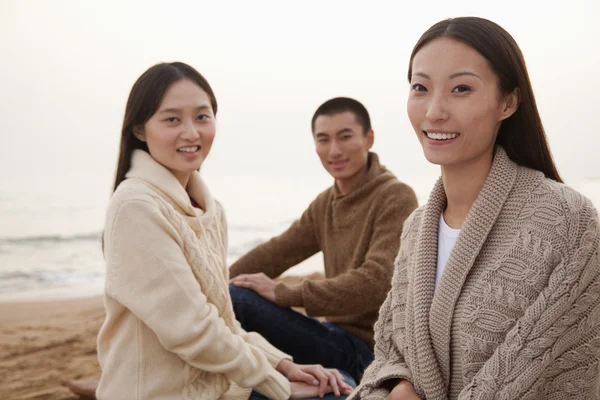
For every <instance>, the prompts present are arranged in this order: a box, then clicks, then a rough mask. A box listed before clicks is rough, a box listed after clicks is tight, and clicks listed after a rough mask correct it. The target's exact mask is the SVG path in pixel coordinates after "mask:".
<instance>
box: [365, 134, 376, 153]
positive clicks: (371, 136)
mask: <svg viewBox="0 0 600 400" xmlns="http://www.w3.org/2000/svg"><path fill="white" fill-rule="evenodd" d="M367 143H368V144H369V150H371V147H373V143H375V132H373V129H370V130H369V132H367Z"/></svg>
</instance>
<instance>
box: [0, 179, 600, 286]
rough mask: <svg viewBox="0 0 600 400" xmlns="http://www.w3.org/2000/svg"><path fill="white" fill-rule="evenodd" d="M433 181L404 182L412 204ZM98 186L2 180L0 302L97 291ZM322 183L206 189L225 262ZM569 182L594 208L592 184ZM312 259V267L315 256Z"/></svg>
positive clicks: (281, 221)
mask: <svg viewBox="0 0 600 400" xmlns="http://www.w3.org/2000/svg"><path fill="white" fill-rule="evenodd" d="M434 179H435V177H428V178H420V179H415V180H414V181H413V182H408V183H409V184H411V185H412V186H413V187H414V188H415V191H416V192H417V195H418V198H419V203H420V204H424V202H425V201H426V199H427V194H428V192H429V189H430V188H431V185H432V184H433V181H434ZM99 181H102V180H90V179H80V180H78V179H76V178H74V177H64V176H63V177H53V178H45V179H39V180H37V181H35V179H30V180H28V181H26V182H25V183H26V184H23V180H19V182H18V184H17V183H16V182H15V181H13V182H12V183H11V182H10V181H8V182H7V183H8V185H6V187H8V190H3V191H2V192H0V221H1V222H0V297H2V296H5V297H6V296H7V295H11V294H19V293H26V292H32V293H35V291H39V290H41V289H52V288H78V287H93V288H95V289H94V290H96V291H98V290H99V289H100V288H101V287H102V282H103V279H104V260H103V257H102V252H101V247H100V235H101V232H102V228H103V225H104V217H105V209H106V205H107V202H108V197H109V194H110V190H108V189H107V187H106V186H107V185H101V184H99V183H98V182H99ZM104 182H108V180H106V179H104ZM329 184H330V182H329V180H328V179H323V180H322V181H318V182H314V181H311V182H308V181H307V182H301V183H300V184H298V182H290V181H289V180H280V181H277V180H273V179H269V180H267V179H259V178H256V179H249V178H244V179H239V178H230V179H225V178H224V179H219V181H218V183H217V184H215V185H209V187H211V190H212V191H213V195H214V196H215V197H216V198H218V199H219V200H220V201H221V203H223V204H224V206H225V210H226V212H227V215H228V222H229V232H228V233H229V249H228V258H229V259H228V261H229V262H230V263H231V262H233V261H234V260H235V259H236V258H238V257H240V256H241V255H243V254H244V253H245V252H247V251H248V250H250V249H252V248H253V247H255V246H256V245H258V244H260V243H262V242H264V241H266V240H268V239H269V238H270V237H272V236H274V235H277V234H279V233H280V232H283V231H284V230H285V229H286V228H287V227H288V226H289V225H290V224H291V223H292V222H293V220H294V219H295V218H297V217H299V216H300V214H301V213H302V211H303V210H304V209H305V208H306V206H307V205H308V204H309V203H310V201H311V200H312V199H313V198H314V197H315V196H316V195H317V194H318V193H319V192H320V191H321V190H323V189H324V188H326V187H327V186H328V185H329ZM572 185H573V186H574V187H575V188H576V189H578V190H580V191H581V192H582V193H583V194H584V195H586V196H587V197H589V198H590V199H591V200H592V201H593V202H594V204H595V205H596V207H600V180H585V181H580V182H577V183H575V184H572ZM269 190H270V191H271V192H269ZM240 193H248V194H246V195H244V196H240ZM257 193H261V195H258V194H257ZM274 193H277V195H274ZM315 260H316V261H315V262H314V263H313V266H312V268H313V269H314V267H315V265H318V263H319V260H318V256H316V259H315ZM315 263H316V264H315ZM301 272H306V271H301Z"/></svg>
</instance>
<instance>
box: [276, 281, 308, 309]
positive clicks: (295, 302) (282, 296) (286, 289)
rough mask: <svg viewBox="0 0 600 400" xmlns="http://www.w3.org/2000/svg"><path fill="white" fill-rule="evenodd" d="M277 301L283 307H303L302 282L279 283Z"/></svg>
mask: <svg viewBox="0 0 600 400" xmlns="http://www.w3.org/2000/svg"><path fill="white" fill-rule="evenodd" d="M275 303H276V304H277V305H278V306H281V307H303V306H304V301H303V299H302V284H299V285H288V284H285V283H278V284H277V285H276V286H275Z"/></svg>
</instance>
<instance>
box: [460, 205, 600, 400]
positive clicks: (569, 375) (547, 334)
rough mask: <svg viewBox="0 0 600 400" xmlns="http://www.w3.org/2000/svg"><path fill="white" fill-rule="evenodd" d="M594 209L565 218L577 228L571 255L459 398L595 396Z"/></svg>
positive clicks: (599, 338)
mask: <svg viewBox="0 0 600 400" xmlns="http://www.w3.org/2000/svg"><path fill="white" fill-rule="evenodd" d="M590 207H591V206H590ZM594 214H595V212H592V216H591V218H589V214H588V218H582V220H580V221H578V222H579V223H578V224H574V223H573V222H574V221H570V222H569V221H568V220H567V222H568V223H570V225H571V226H576V227H577V228H579V230H580V231H581V234H580V235H579V240H575V241H574V242H572V243H569V244H568V246H569V247H570V248H569V249H568V251H569V250H570V251H569V253H570V254H571V256H570V257H567V258H566V259H564V260H563V261H562V262H560V263H559V265H558V266H556V268H555V269H554V271H553V272H552V274H551V275H550V279H549V281H548V286H547V287H546V288H544V289H543V290H542V292H541V293H540V295H539V297H538V298H537V299H536V300H535V301H534V302H533V303H532V304H531V305H530V306H529V307H528V308H527V309H526V310H525V313H524V315H523V317H521V318H520V319H519V320H518V321H517V322H516V324H515V326H514V327H513V328H512V329H511V330H510V331H509V332H508V334H507V335H506V338H505V341H504V342H503V343H502V344H501V345H500V346H498V347H497V348H496V350H495V352H494V354H493V355H492V356H491V357H490V359H489V360H487V361H486V363H485V364H484V365H483V367H482V368H481V370H480V371H479V372H478V373H477V374H476V375H475V376H474V377H473V379H472V380H471V382H470V383H469V384H468V385H467V386H466V387H465V388H464V389H463V390H462V392H461V393H460V395H459V399H460V400H467V399H469V400H471V399H474V400H476V399H492V398H494V399H505V398H511V399H517V398H518V399H525V398H526V399H532V400H537V399H550V400H554V399H556V400H558V399H574V400H579V399H580V400H583V399H591V398H598V396H599V395H600V380H599V377H600V369H599V367H598V363H599V359H600V255H599V247H600V224H599V221H598V216H597V215H594ZM571 246H572V247H571ZM491 393H493V394H494V395H493V396H490V394H491Z"/></svg>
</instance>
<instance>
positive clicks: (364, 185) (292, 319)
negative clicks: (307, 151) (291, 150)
mask: <svg viewBox="0 0 600 400" xmlns="http://www.w3.org/2000/svg"><path fill="white" fill-rule="evenodd" d="M312 132H313V138H314V141H315V146H316V150H317V154H318V156H319V158H320V159H321V163H322V164H323V167H324V168H325V169H326V170H327V172H329V174H331V176H332V177H333V178H334V180H335V181H334V185H333V186H332V187H330V188H329V189H327V190H325V191H324V192H323V193H321V194H320V195H319V196H317V198H316V199H315V200H314V201H313V202H312V203H311V204H310V206H309V207H308V209H307V210H306V211H305V212H304V214H302V216H301V217H300V219H299V220H297V221H296V222H294V223H293V224H292V225H291V226H290V228H289V229H288V230H287V231H285V232H284V233H282V234H281V235H279V236H277V237H275V238H272V239H271V240H270V241H268V242H266V243H264V244H262V245H260V246H258V247H256V248H255V249H253V250H251V251H250V252H249V253H247V254H246V255H244V256H243V257H241V258H240V259H239V260H238V261H237V262H235V263H234V264H233V265H232V266H231V268H230V274H231V278H232V279H231V283H232V285H231V286H230V293H231V297H232V300H233V306H234V311H235V314H236V318H237V319H238V320H239V321H240V323H241V324H242V327H243V328H244V329H246V330H248V331H255V332H258V333H260V334H261V335H262V336H264V337H265V338H266V339H267V340H268V341H269V342H271V343H272V344H273V345H274V346H276V347H278V348H279V349H281V350H282V351H284V352H286V353H288V354H290V355H292V356H293V357H294V361H295V362H297V363H301V364H312V363H315V364H322V365H324V366H326V367H330V368H338V369H340V370H342V371H345V372H347V373H349V374H350V375H351V376H352V377H353V378H354V379H355V380H356V381H358V380H360V378H361V376H362V374H363V371H364V369H365V368H366V367H367V366H368V365H369V364H370V362H371V361H372V360H373V324H374V323H375V321H376V319H377V316H378V311H379V308H380V307H381V304H382V303H383V301H384V300H385V297H386V294H387V292H388V291H389V289H390V285H391V277H392V272H393V264H394V258H395V257H396V254H397V252H398V247H399V243H400V233H401V231H402V225H403V223H404V220H405V219H406V218H407V217H408V216H409V215H410V214H411V213H412V212H413V210H415V209H416V208H417V199H416V196H415V193H414V191H413V190H412V189H411V188H410V187H409V186H408V185H406V184H404V183H402V182H400V181H398V179H396V177H395V176H394V175H393V174H392V173H391V172H390V171H388V170H387V169H386V168H385V167H384V166H382V165H381V164H380V163H379V158H378V156H377V155H376V154H375V153H372V152H370V151H369V150H370V149H371V147H372V145H373V141H374V133H373V130H372V129H371V122H370V118H369V114H368V112H367V110H366V109H365V107H364V106H363V105H362V104H361V103H359V102H358V101H356V100H353V99H349V98H342V97H340V98H335V99H331V100H329V101H327V102H325V103H324V104H322V105H321V106H320V107H319V108H318V109H317V111H316V112H315V114H314V116H313V118H312ZM319 251H322V252H323V258H324V266H325V279H318V280H305V281H303V282H302V283H301V284H297V285H289V284H286V283H282V282H280V283H277V282H275V281H274V280H273V279H274V278H276V277H278V276H279V275H281V274H282V273H283V272H284V271H286V270H287V269H289V268H290V267H293V266H294V265H296V264H298V263H300V262H301V261H303V260H305V259H307V258H309V257H311V256H312V255H314V254H316V253H318V252H319ZM291 307H303V308H304V309H305V310H306V314H308V315H309V317H307V316H304V315H302V314H300V313H298V312H296V311H293V310H292V309H291ZM311 317H324V318H325V320H326V322H319V321H318V320H317V319H314V318H311Z"/></svg>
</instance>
